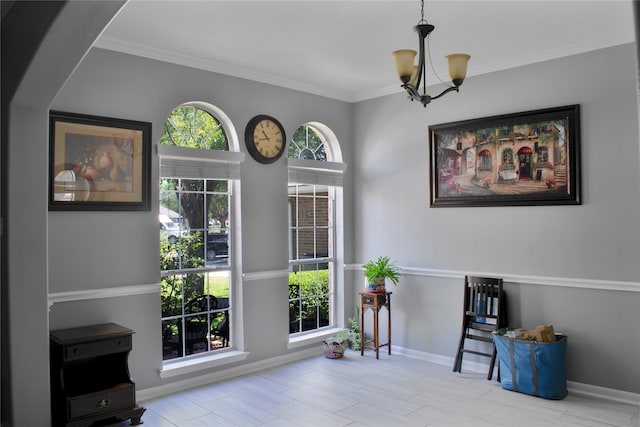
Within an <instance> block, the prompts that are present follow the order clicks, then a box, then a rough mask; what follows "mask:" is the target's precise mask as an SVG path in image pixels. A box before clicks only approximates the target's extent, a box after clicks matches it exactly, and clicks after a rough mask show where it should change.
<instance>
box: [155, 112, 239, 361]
mask: <svg viewBox="0 0 640 427" xmlns="http://www.w3.org/2000/svg"><path fill="white" fill-rule="evenodd" d="M223 120H227V122H228V119H227V118H226V116H225V115H224V113H222V112H221V111H220V110H218V109H216V108H215V107H213V106H211V105H208V104H204V103H189V104H184V105H181V106H179V107H178V108H176V109H174V110H173V111H171V113H170V114H169V116H168V117H167V119H166V121H165V123H164V126H163V128H162V133H161V135H160V146H159V147H158V152H159V155H160V183H159V218H158V219H159V225H160V267H161V306H162V307H161V308H162V319H161V320H162V354H163V360H164V361H168V360H171V359H184V358H190V357H193V356H194V355H197V354H202V353H208V352H213V351H219V350H222V349H228V348H230V347H232V346H233V335H234V334H233V333H232V332H233V329H232V328H231V324H230V319H231V318H232V316H231V314H232V309H233V303H232V302H233V280H232V279H233V276H234V275H233V274H232V272H233V268H234V265H235V263H234V262H233V259H234V251H233V248H234V245H233V242H234V236H235V235H236V233H234V232H233V230H234V227H233V226H234V209H233V206H232V203H231V196H232V194H233V192H234V188H236V186H235V182H236V181H237V180H238V179H239V165H240V162H241V160H242V155H241V154H240V153H233V152H229V147H230V145H231V146H235V147H237V141H235V140H234V139H231V140H230V139H229V138H228V136H227V135H228V132H227V131H226V130H225V126H224V125H223ZM230 134H231V135H232V136H233V137H235V132H233V128H232V127H231V132H230Z"/></svg>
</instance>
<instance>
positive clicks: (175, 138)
mask: <svg viewBox="0 0 640 427" xmlns="http://www.w3.org/2000/svg"><path fill="white" fill-rule="evenodd" d="M160 144H162V145H175V146H179V147H192V148H205V149H212V150H225V151H228V150H229V144H228V143H227V136H226V135H225V132H224V129H223V128H222V126H221V125H220V122H218V120H216V119H215V118H214V117H213V116H212V115H211V114H209V113H208V112H206V111H205V110H202V109H200V108H196V107H192V106H185V107H179V108H176V109H175V110H173V111H172V112H171V114H170V115H169V117H168V118H167V120H166V121H165V123H164V126H163V128H162V134H161V135H160Z"/></svg>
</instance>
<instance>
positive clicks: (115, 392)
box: [67, 384, 136, 419]
mask: <svg viewBox="0 0 640 427" xmlns="http://www.w3.org/2000/svg"><path fill="white" fill-rule="evenodd" d="M135 401H136V399H135V386H134V385H133V384H118V385H117V386H116V387H113V388H109V389H107V390H102V391H98V392H95V393H89V394H83V395H80V396H75V397H69V398H68V399H67V403H68V411H69V419H74V418H80V417H84V416H89V415H98V414H102V413H107V412H110V411H113V410H117V409H122V408H128V407H131V408H133V407H134V406H135Z"/></svg>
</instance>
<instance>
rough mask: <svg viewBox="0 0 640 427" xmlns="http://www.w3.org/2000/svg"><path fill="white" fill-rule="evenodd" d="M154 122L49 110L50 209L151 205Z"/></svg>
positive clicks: (146, 207) (115, 208)
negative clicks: (152, 133)
mask: <svg viewBox="0 0 640 427" xmlns="http://www.w3.org/2000/svg"><path fill="white" fill-rule="evenodd" d="M150 184H151V123H148V122H141V121H134V120H125V119H115V118H110V117H99V116H91V115H86V114H77V113H68V112H61V111H50V112H49V210H50V211H148V210H150V208H151V192H150Z"/></svg>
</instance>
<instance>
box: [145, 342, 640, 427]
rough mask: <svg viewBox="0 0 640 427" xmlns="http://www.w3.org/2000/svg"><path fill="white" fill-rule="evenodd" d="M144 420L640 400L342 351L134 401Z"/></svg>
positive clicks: (388, 414)
mask: <svg viewBox="0 0 640 427" xmlns="http://www.w3.org/2000/svg"><path fill="white" fill-rule="evenodd" d="M139 404H140V405H142V406H144V407H145V408H146V409H147V411H146V412H145V414H144V416H143V417H142V420H143V421H144V426H145V427H175V426H180V427H201V426H274V427H275V426H278V427H279V426H350V427H358V426H456V427H459V426H474V427H482V426H493V427H496V426H634V427H638V426H640V414H639V412H640V408H639V407H637V406H633V405H626V404H622V403H615V402H611V401H605V400H598V399H593V398H585V397H581V396H577V395H572V394H569V395H568V396H567V397H566V398H565V399H563V400H558V401H556V400H546V399H542V398H538V397H533V396H528V395H524V394H520V393H515V392H512V391H507V390H503V389H502V388H501V386H500V384H499V383H497V382H496V381H487V380H486V379H485V376H484V375H482V374H478V373H465V372H464V365H463V373H462V374H458V373H453V372H451V368H450V367H447V366H441V365H436V364H433V363H428V362H424V361H420V360H415V359H411V358H407V357H405V356H401V355H391V356H388V355H387V354H381V355H380V359H379V360H376V359H375V356H374V354H373V352H365V356H364V357H361V356H360V353H359V352H353V351H347V353H346V354H345V357H344V358H342V359H337V360H331V359H326V358H324V357H323V356H318V357H314V358H310V359H306V360H303V361H300V362H296V363H292V364H289V365H285V366H281V367H277V368H273V369H269V370H266V371H263V372H260V373H256V374H252V375H247V376H243V377H239V378H235V379H232V380H228V381H224V382H220V383H214V384H210V385H208V386H204V387H199V388H196V389H193V390H189V391H185V392H182V393H178V394H173V395H170V396H165V397H162V398H158V399H153V400H149V401H144V402H139Z"/></svg>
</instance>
